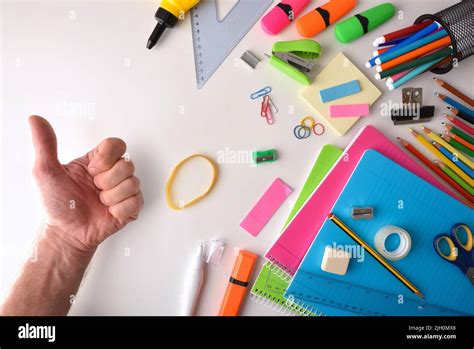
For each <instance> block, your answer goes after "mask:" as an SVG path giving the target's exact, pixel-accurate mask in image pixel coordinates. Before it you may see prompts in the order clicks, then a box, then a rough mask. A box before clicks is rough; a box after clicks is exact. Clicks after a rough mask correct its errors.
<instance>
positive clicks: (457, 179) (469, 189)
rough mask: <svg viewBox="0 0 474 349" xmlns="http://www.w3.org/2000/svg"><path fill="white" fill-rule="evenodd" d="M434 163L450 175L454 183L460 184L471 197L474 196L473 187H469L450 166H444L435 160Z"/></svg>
mask: <svg viewBox="0 0 474 349" xmlns="http://www.w3.org/2000/svg"><path fill="white" fill-rule="evenodd" d="M434 163H435V164H436V166H438V167H439V168H440V169H441V170H442V171H443V172H444V173H446V175H448V176H449V177H450V178H451V179H452V180H453V181H455V182H456V183H457V184H459V185H460V186H461V187H462V188H463V189H464V190H465V191H467V192H468V193H469V195H471V196H472V195H474V189H473V188H472V187H469V185H468V184H467V183H466V182H464V181H463V180H462V179H461V178H459V176H458V175H457V174H456V173H454V172H453V171H452V170H451V169H450V168H449V167H448V166H446V165H445V164H443V163H442V162H441V161H438V160H434ZM473 197H474V196H473Z"/></svg>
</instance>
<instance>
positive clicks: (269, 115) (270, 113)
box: [266, 106, 275, 125]
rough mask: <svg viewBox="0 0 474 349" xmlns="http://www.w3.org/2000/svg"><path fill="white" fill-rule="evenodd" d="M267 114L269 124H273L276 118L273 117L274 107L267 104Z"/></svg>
mask: <svg viewBox="0 0 474 349" xmlns="http://www.w3.org/2000/svg"><path fill="white" fill-rule="evenodd" d="M266 114H267V115H266V119H267V124H269V125H273V124H274V123H275V119H274V118H273V113H272V108H270V106H267V110H266Z"/></svg>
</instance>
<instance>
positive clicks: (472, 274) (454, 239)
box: [433, 223, 474, 285]
mask: <svg viewBox="0 0 474 349" xmlns="http://www.w3.org/2000/svg"><path fill="white" fill-rule="evenodd" d="M433 245H434V248H435V251H436V253H437V254H438V255H439V256H440V257H441V258H443V259H444V260H446V261H448V262H450V263H453V264H454V265H456V266H457V267H458V268H459V269H460V270H461V271H462V272H463V274H466V276H467V278H468V279H469V280H470V281H471V283H472V284H473V285H474V239H473V236H472V232H471V229H470V228H469V227H468V226H467V225H466V224H463V223H458V224H455V225H453V227H452V228H451V235H446V234H439V235H437V236H435V238H434V240H433Z"/></svg>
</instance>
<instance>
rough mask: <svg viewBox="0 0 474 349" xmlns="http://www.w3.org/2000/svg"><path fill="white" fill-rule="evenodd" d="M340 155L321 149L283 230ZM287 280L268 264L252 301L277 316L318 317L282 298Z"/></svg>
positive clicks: (256, 284) (278, 269) (326, 146)
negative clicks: (270, 307) (271, 307)
mask: <svg viewBox="0 0 474 349" xmlns="http://www.w3.org/2000/svg"><path fill="white" fill-rule="evenodd" d="M341 154H342V150H340V149H339V148H336V147H334V146H333V145H330V144H328V145H325V146H324V147H322V149H321V151H320V152H319V155H318V157H317V159H316V161H315V162H314V165H313V168H312V169H311V171H310V172H309V174H308V177H307V178H306V181H305V183H304V185H303V188H301V191H300V193H299V194H298V198H297V199H296V201H295V204H294V206H293V208H292V209H291V212H290V214H289V215H288V218H287V220H286V222H285V227H286V226H287V225H288V223H289V222H290V221H291V220H292V219H293V217H294V216H295V215H296V213H297V212H298V211H299V209H300V208H301V207H302V206H303V204H304V203H305V202H306V200H307V199H308V197H309V196H310V195H311V193H312V192H313V191H314V190H315V189H316V187H317V186H318V185H319V183H321V181H322V180H323V179H324V177H325V176H326V174H327V173H328V172H329V170H330V169H331V168H332V167H333V165H334V164H335V163H336V161H337V160H338V159H339V157H340V156H341ZM290 281H291V277H290V276H289V275H288V274H286V273H285V272H284V271H283V270H281V269H280V268H279V267H278V266H277V265H275V264H273V263H271V262H270V261H268V262H267V263H265V265H264V266H263V267H262V270H260V273H259V274H258V277H257V280H256V281H255V283H254V285H253V287H252V290H251V291H250V292H251V293H252V295H253V296H254V298H257V299H261V300H263V301H265V302H269V303H272V304H273V305H274V306H275V309H276V310H277V311H280V312H294V313H297V314H300V315H319V314H315V313H313V312H311V309H308V308H307V307H305V306H304V305H298V304H295V303H291V302H289V301H288V300H287V299H286V298H285V297H284V296H283V295H284V293H285V291H286V289H287V288H288V286H289V284H290Z"/></svg>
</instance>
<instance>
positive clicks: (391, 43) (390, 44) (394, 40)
mask: <svg viewBox="0 0 474 349" xmlns="http://www.w3.org/2000/svg"><path fill="white" fill-rule="evenodd" d="M409 36H410V35H407V36H404V37H403V38H398V39H393V40H390V41H387V42H384V43H383V44H380V45H378V46H377V48H383V47H387V46H395V45H397V44H399V43H401V42H402V41H403V40H405V39H406V38H408V37H409Z"/></svg>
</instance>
